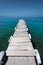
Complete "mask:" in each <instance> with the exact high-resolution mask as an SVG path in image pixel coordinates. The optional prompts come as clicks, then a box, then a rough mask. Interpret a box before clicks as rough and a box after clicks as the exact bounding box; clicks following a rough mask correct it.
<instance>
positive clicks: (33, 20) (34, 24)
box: [0, 17, 43, 57]
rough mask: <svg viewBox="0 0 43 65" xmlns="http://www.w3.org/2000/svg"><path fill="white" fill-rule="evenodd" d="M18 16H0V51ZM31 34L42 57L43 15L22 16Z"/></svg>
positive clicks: (6, 41)
mask: <svg viewBox="0 0 43 65" xmlns="http://www.w3.org/2000/svg"><path fill="white" fill-rule="evenodd" d="M19 19H20V18H7V17H0V51H1V50H6V49H7V46H8V39H9V38H10V36H11V35H13V33H14V28H15V26H16V24H17V23H18V20H19ZM23 19H24V20H25V21H26V24H27V26H28V28H29V31H30V33H31V35H32V39H33V42H34V44H35V45H36V48H38V50H39V52H40V55H41V56H42V57H43V17H23Z"/></svg>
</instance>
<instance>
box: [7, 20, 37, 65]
mask: <svg viewBox="0 0 43 65" xmlns="http://www.w3.org/2000/svg"><path fill="white" fill-rule="evenodd" d="M6 54H7V56H8V60H7V62H6V65H36V61H35V58H34V57H35V51H34V48H33V45H32V42H31V35H30V34H28V28H27V26H26V23H25V21H24V20H22V19H21V20H19V22H18V24H17V26H16V27H15V32H14V34H13V36H11V37H10V39H9V45H8V48H7V50H6Z"/></svg>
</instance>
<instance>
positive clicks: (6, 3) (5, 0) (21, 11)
mask: <svg viewBox="0 0 43 65" xmlns="http://www.w3.org/2000/svg"><path fill="white" fill-rule="evenodd" d="M0 16H11V17H15V16H16V17H18V16H19V17H21V16H43V0H0Z"/></svg>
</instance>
